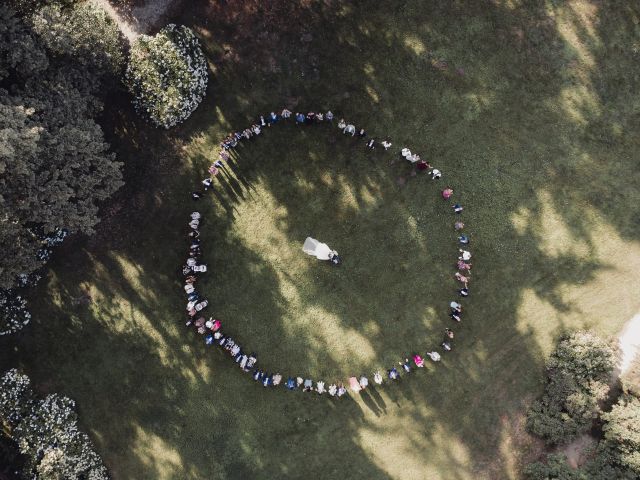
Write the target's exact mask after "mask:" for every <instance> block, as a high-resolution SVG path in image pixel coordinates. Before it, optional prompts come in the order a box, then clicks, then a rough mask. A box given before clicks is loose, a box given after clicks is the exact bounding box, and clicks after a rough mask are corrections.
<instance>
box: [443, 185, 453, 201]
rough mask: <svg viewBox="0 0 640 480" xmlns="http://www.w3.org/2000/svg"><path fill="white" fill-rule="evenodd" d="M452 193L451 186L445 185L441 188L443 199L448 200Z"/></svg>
mask: <svg viewBox="0 0 640 480" xmlns="http://www.w3.org/2000/svg"><path fill="white" fill-rule="evenodd" d="M452 195H453V188H451V187H447V188H445V189H444V190H442V198H444V199H445V200H449V199H450V198H451V196H452Z"/></svg>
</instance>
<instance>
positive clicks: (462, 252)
mask: <svg viewBox="0 0 640 480" xmlns="http://www.w3.org/2000/svg"><path fill="white" fill-rule="evenodd" d="M291 116H293V118H294V121H295V123H296V125H301V126H302V125H313V124H318V123H329V124H333V120H334V115H333V113H332V112H331V111H328V112H326V113H319V112H318V113H316V112H309V113H307V114H303V113H295V115H294V114H293V113H292V112H291V111H290V110H288V109H286V108H285V109H284V110H282V112H281V113H280V114H276V113H275V112H271V113H270V114H269V115H266V116H264V115H261V116H260V119H259V121H258V122H256V123H254V124H253V125H251V126H250V127H248V128H246V129H244V130H242V131H237V132H233V133H231V134H229V135H228V136H227V137H226V138H225V139H224V140H223V141H222V142H221V144H220V151H219V154H218V158H217V159H216V160H215V161H214V163H213V164H212V165H211V166H210V167H209V170H208V172H209V174H210V176H208V177H207V178H205V179H204V180H203V181H202V185H203V187H204V188H203V190H204V191H194V192H193V193H192V198H193V199H194V200H198V199H199V198H200V197H201V196H202V195H203V194H204V192H206V191H207V190H208V189H209V188H212V186H213V180H214V177H215V176H216V175H218V173H219V172H220V169H222V168H225V166H224V164H225V162H227V161H228V160H229V158H230V152H231V151H233V149H234V148H235V147H236V146H237V145H238V143H239V142H244V141H247V140H250V139H252V138H254V137H257V136H259V135H261V134H262V133H263V132H264V130H265V128H269V127H271V126H274V125H276V124H278V123H280V122H286V121H290V120H289V119H290V117H291ZM337 126H338V129H340V130H341V131H342V133H343V134H345V135H350V136H351V137H356V136H357V137H359V138H361V139H364V140H365V142H366V147H367V148H370V149H375V148H376V147H377V145H378V142H377V141H376V140H375V139H373V138H367V133H366V131H365V130H364V129H357V128H356V127H355V125H353V124H350V123H347V122H346V121H345V120H344V119H340V121H339V122H338V123H337ZM379 144H380V145H381V146H382V147H383V148H384V150H385V151H387V150H389V148H390V147H391V146H392V143H391V142H390V141H389V139H384V140H382V141H380V142H379ZM400 156H401V158H404V159H406V160H407V161H408V162H410V163H412V164H415V165H416V170H417V171H418V172H424V173H425V174H426V175H428V176H429V177H430V178H431V179H432V180H438V179H440V178H441V177H442V172H441V171H440V170H438V169H437V168H434V167H432V166H431V165H430V164H429V162H427V161H425V160H423V159H421V158H420V155H418V154H417V153H413V152H411V150H409V149H408V148H406V147H404V148H402V149H401V150H400ZM453 194H454V191H453V189H452V188H451V187H449V186H447V187H446V188H444V189H443V190H442V191H441V196H442V198H443V199H444V200H446V201H450V200H451V199H452V197H453ZM451 208H452V210H453V213H454V214H456V215H460V214H461V213H462V212H463V210H464V208H463V207H462V206H461V205H460V204H458V203H453V204H452V205H451ZM201 221H202V216H201V214H200V213H199V212H197V211H196V212H193V213H191V218H190V221H189V233H188V237H189V239H190V246H189V253H188V258H187V260H186V263H185V265H183V267H182V274H183V276H184V291H185V294H186V295H187V308H186V310H187V321H186V325H187V326H192V327H193V328H195V329H196V331H197V333H198V334H200V335H202V336H203V337H204V341H205V343H206V344H207V345H215V346H218V347H219V348H221V349H223V351H225V352H226V353H228V355H229V356H230V357H231V358H232V359H233V361H234V362H235V363H236V364H237V365H238V367H239V368H240V370H242V371H243V372H247V373H249V374H250V375H251V377H252V378H253V380H255V381H256V382H259V383H260V384H262V385H263V386H264V387H278V386H280V385H283V386H284V387H286V388H287V389H288V390H302V391H304V392H316V393H318V394H323V393H325V392H326V393H327V394H328V395H330V396H331V397H342V396H343V395H345V394H347V392H348V390H351V391H352V392H360V391H361V390H363V389H366V388H367V387H368V386H369V377H367V376H366V375H361V376H359V377H356V376H352V377H350V378H349V379H348V380H347V382H331V383H329V385H327V384H326V383H325V382H324V381H323V380H312V379H310V378H303V377H300V376H287V378H286V379H285V378H284V376H283V375H282V374H280V373H278V372H276V373H270V372H269V371H268V370H267V369H263V368H261V367H260V366H258V359H257V355H256V353H255V352H251V351H250V350H248V349H245V348H243V346H242V345H240V343H239V342H237V341H236V340H234V339H233V338H232V337H231V335H229V334H228V333H226V332H225V330H223V328H222V322H221V321H220V320H218V319H215V318H214V317H212V316H211V317H209V318H208V319H207V316H206V315H205V313H204V310H205V309H206V308H207V306H208V305H209V301H208V300H207V299H206V298H204V297H202V296H201V295H200V294H199V293H198V292H197V291H196V287H195V285H196V282H197V280H198V276H199V275H200V274H203V273H206V271H207V266H206V264H204V263H201V261H200V260H201V257H202V248H201V244H200V231H199V227H200V222H201ZM453 226H454V230H455V232H456V235H457V241H458V243H459V246H458V258H457V260H456V263H455V270H456V271H455V272H454V274H453V277H454V278H455V280H457V281H458V282H459V283H460V288H458V289H457V290H456V291H457V294H458V295H459V297H463V298H465V297H468V296H469V293H470V291H469V282H470V279H471V276H470V272H471V266H472V264H471V263H470V260H471V252H469V251H468V250H466V248H468V247H467V245H468V244H469V237H468V236H467V235H466V234H464V233H463V230H464V228H465V225H464V223H463V222H462V221H461V220H460V218H457V219H456V221H455V222H454V225H453ZM460 301H462V300H461V299H460ZM449 309H450V310H449V317H450V318H451V319H452V320H453V321H455V322H461V321H462V315H463V305H462V304H461V303H460V302H459V301H458V300H452V301H451V302H450V303H449ZM454 336H455V334H454V331H453V330H452V329H451V328H445V330H444V334H443V340H442V342H441V343H440V347H441V348H442V351H443V353H444V352H449V351H451V349H452V348H453V347H452V345H453V339H454ZM427 358H428V359H429V360H431V361H432V362H439V361H440V360H441V355H440V353H438V351H436V350H432V351H429V352H427V353H426V354H425V356H424V357H423V356H422V355H420V354H419V353H413V354H411V355H408V356H405V358H404V360H403V361H399V362H398V364H397V366H392V367H391V368H389V369H385V370H383V371H380V370H378V371H376V372H374V373H373V375H372V380H373V382H374V383H375V384H377V385H381V384H383V383H384V382H394V381H397V380H398V379H399V378H400V377H401V376H403V375H407V374H409V373H410V372H412V371H414V370H415V369H420V368H423V367H424V366H425V363H426V362H427V360H426V359H427Z"/></svg>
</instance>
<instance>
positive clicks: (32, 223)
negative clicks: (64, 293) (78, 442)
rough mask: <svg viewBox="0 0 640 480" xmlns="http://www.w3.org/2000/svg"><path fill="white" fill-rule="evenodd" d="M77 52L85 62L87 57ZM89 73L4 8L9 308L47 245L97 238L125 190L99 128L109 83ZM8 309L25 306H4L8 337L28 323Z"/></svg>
mask: <svg viewBox="0 0 640 480" xmlns="http://www.w3.org/2000/svg"><path fill="white" fill-rule="evenodd" d="M95 47H96V48H98V45H96V46H95ZM70 48H71V51H70V52H71V53H72V54H73V55H75V56H78V55H80V54H81V51H82V48H85V47H82V48H79V47H78V46H77V44H73V42H71V47H70ZM89 64H91V62H88V63H87V64H86V65H82V64H81V62H78V61H76V60H73V58H72V56H69V55H66V54H63V52H62V51H56V52H55V53H52V52H51V51H49V50H47V49H46V48H45V46H44V45H43V44H42V42H41V39H40V38H39V37H38V35H37V34H35V33H34V32H33V31H32V30H31V28H30V27H29V25H28V24H26V23H25V22H23V21H22V20H21V19H19V18H18V17H17V16H16V15H15V13H14V12H12V11H11V10H10V9H9V8H7V7H5V6H0V289H4V290H5V291H4V293H3V295H1V296H0V300H1V297H3V296H4V298H7V297H8V296H10V295H13V293H12V292H13V291H9V292H8V293H7V289H12V288H14V287H17V286H21V285H23V284H24V279H25V278H28V277H29V275H31V274H32V273H33V272H34V271H35V270H37V269H38V268H40V267H41V266H42V265H43V262H44V260H46V256H47V255H46V248H47V245H46V239H47V238H50V237H52V236H56V235H58V234H59V232H61V231H69V232H82V233H87V234H90V233H92V232H93V228H94V226H95V225H96V224H97V222H98V220H99V219H98V205H99V202H101V201H104V200H105V199H107V198H108V197H109V196H110V195H111V194H112V193H113V192H114V191H116V190H117V189H118V188H119V187H120V186H121V185H122V174H121V164H120V163H118V162H116V161H115V155H114V154H113V153H110V152H109V145H108V144H107V143H106V142H105V141H104V136H103V133H102V129H101V128H100V126H99V125H98V124H97V123H96V122H95V120H94V118H95V117H96V116H97V115H98V114H99V112H100V111H101V108H102V104H101V102H100V100H99V98H98V97H97V96H96V94H95V92H96V91H97V90H98V89H99V87H100V76H99V75H98V74H97V70H96V69H95V68H89V67H88V65H89ZM6 305H13V307H15V302H6V301H5V302H4V303H3V302H1V301H0V315H2V316H1V317H0V333H3V332H7V331H15V330H16V329H17V328H19V326H21V325H23V324H24V323H25V322H24V321H23V320H19V321H15V319H14V320H13V321H11V323H10V321H9V320H7V315H8V313H7V312H8V310H7V309H6V308H4V307H5V306H6ZM13 307H12V308H13ZM12 311H13V312H14V313H15V312H16V309H15V308H13V310H12ZM25 311H26V310H25Z"/></svg>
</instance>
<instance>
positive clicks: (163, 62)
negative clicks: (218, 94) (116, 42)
mask: <svg viewBox="0 0 640 480" xmlns="http://www.w3.org/2000/svg"><path fill="white" fill-rule="evenodd" d="M207 80H208V73H207V62H206V59H205V57H204V54H203V53H202V49H201V47H200V42H199V41H198V38H197V37H196V36H195V34H194V33H193V32H192V31H191V30H190V29H189V28H187V27H184V26H176V25H173V24H171V25H167V26H166V27H165V28H163V29H162V30H161V31H160V32H159V33H158V34H157V35H155V36H154V37H150V36H147V35H142V36H141V37H140V38H139V39H138V40H137V41H136V42H135V43H134V44H133V46H132V48H131V58H130V60H129V65H128V67H127V73H126V80H125V81H126V84H127V86H128V88H129V91H130V92H131V94H132V96H133V105H134V106H135V108H136V110H137V111H138V113H139V114H140V115H142V116H144V117H146V118H148V119H149V120H150V121H151V122H152V123H153V124H154V125H156V126H159V127H164V128H170V127H172V126H174V125H177V124H178V123H181V122H183V121H184V120H186V119H187V118H188V117H189V115H191V113H193V111H194V110H195V109H196V108H197V107H198V105H199V104H200V102H201V101H202V99H203V98H204V95H205V91H206V87H207Z"/></svg>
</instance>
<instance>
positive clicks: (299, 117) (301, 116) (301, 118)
mask: <svg viewBox="0 0 640 480" xmlns="http://www.w3.org/2000/svg"><path fill="white" fill-rule="evenodd" d="M304 121H305V116H304V114H302V113H296V123H304Z"/></svg>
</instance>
